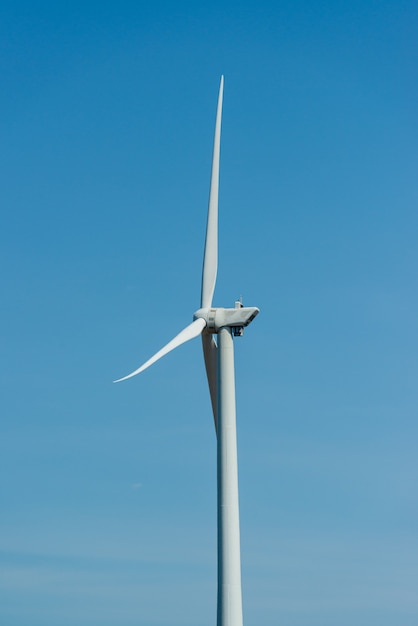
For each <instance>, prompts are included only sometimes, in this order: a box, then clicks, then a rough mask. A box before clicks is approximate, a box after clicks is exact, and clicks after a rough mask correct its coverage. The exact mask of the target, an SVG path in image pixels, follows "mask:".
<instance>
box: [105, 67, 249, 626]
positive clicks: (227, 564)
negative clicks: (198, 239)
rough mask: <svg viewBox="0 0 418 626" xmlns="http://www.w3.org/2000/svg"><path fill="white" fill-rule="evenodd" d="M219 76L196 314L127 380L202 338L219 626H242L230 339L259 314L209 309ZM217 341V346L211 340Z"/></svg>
mask: <svg viewBox="0 0 418 626" xmlns="http://www.w3.org/2000/svg"><path fill="white" fill-rule="evenodd" d="M223 83H224V80H223V76H222V77H221V84H220V88H219V97H218V108H217V114H216V126H215V139H214V146H213V160H212V175H211V183H210V194H209V209H208V221H207V226H206V242H205V253H204V258H203V273H202V294H201V302H200V309H198V310H197V311H196V312H195V313H194V315H193V320H194V321H193V322H192V323H191V324H189V326H186V328H185V329H184V330H182V331H181V332H180V333H179V334H178V335H177V336H176V337H174V339H172V340H171V341H170V342H169V343H168V344H167V345H166V346H164V348H161V350H159V351H158V352H157V353H156V354H154V356H152V357H151V358H150V359H149V360H148V361H146V362H145V363H144V364H143V365H141V367H139V368H138V369H136V370H135V371H134V372H132V373H131V374H128V376H124V377H123V378H120V379H118V380H116V381H114V382H121V381H122V380H126V379H127V378H132V376H136V374H139V373H140V372H143V371H144V370H145V369H146V368H147V367H149V366H150V365H152V364H153V363H155V361H158V359H160V358H161V357H163V356H164V355H166V354H167V353H168V352H170V351H171V350H174V348H177V347H178V346H180V345H181V344H182V343H185V342H186V341H189V340H190V339H193V338H194V337H197V336H198V335H201V336H202V344H203V354H204V359H205V365H206V373H207V378H208V383H209V391H210V396H211V401H212V408H213V415H214V419H215V429H216V435H217V474H218V610H217V626H242V599H241V557H240V532H239V507H238V463H237V437H236V413H235V377H234V346H233V339H232V336H233V335H234V336H241V335H242V334H243V332H244V327H245V326H248V324H249V323H250V322H252V320H253V319H254V318H255V316H256V315H257V314H258V313H259V309H258V308H257V307H243V306H242V304H241V303H240V302H236V303H235V308H233V309H224V308H219V307H213V306H212V298H213V293H214V290H215V283H216V274H217V269H218V189H219V153H220V138H221V117H222V97H223ZM215 335H217V341H216V340H215V337H214V336H215Z"/></svg>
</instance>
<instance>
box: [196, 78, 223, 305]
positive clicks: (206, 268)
mask: <svg viewBox="0 0 418 626" xmlns="http://www.w3.org/2000/svg"><path fill="white" fill-rule="evenodd" d="M223 90H224V77H223V76H221V84H220V87H219V97H218V109H217V113H216V125H215V139H214V142H213V158H212V175H211V181H210V193H209V208H208V221H207V225H206V242H205V253H204V257H203V272H202V297H201V304H200V306H201V307H202V308H208V307H211V306H212V299H213V292H214V291H215V283H216V273H217V271H218V195H219V154H220V144H221V118H222V99H223Z"/></svg>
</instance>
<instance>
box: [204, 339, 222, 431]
mask: <svg viewBox="0 0 418 626" xmlns="http://www.w3.org/2000/svg"><path fill="white" fill-rule="evenodd" d="M202 345H203V356H204V358H205V366H206V376H207V378H208V384H209V393H210V399H211V402H212V411H213V419H214V422H215V430H217V428H218V412H217V395H218V383H217V349H218V346H217V345H216V342H215V339H214V337H213V335H212V334H210V333H208V332H207V331H203V333H202Z"/></svg>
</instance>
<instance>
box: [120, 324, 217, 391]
mask: <svg viewBox="0 0 418 626" xmlns="http://www.w3.org/2000/svg"><path fill="white" fill-rule="evenodd" d="M205 326H206V322H205V320H204V319H202V318H200V317H199V318H198V319H197V320H195V321H194V322H192V323H191V324H189V325H188V326H186V328H185V329H184V330H182V331H181V332H180V333H179V334H178V335H176V336H175V337H174V339H172V340H171V341H169V342H168V344H167V345H166V346H164V348H161V350H159V351H158V352H157V353H156V354H154V356H152V357H151V358H150V359H148V361H146V362H145V363H144V364H143V365H141V367H138V369H137V370H135V371H134V372H132V373H131V374H128V375H127V376H124V377H123V378H118V380H114V381H113V382H114V383H120V382H121V381H122V380H126V379H127V378H132V377H133V376H136V375H137V374H140V373H141V372H143V371H144V370H146V369H147V367H149V366H150V365H152V364H153V363H155V361H158V359H161V357H163V356H165V355H166V354H168V353H169V352H171V350H174V348H177V347H178V346H181V344H182V343H186V341H189V340H190V339H194V338H195V337H197V336H198V335H200V334H201V332H202V330H203V329H204V328H205Z"/></svg>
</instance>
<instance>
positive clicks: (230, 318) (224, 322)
mask: <svg viewBox="0 0 418 626" xmlns="http://www.w3.org/2000/svg"><path fill="white" fill-rule="evenodd" d="M259 312H260V309H258V308H257V307H255V306H247V307H245V306H242V304H241V303H240V302H237V303H236V304H235V308H233V309H225V308H223V307H210V308H205V309H198V310H197V311H195V313H194V315H193V319H194V320H198V319H202V320H204V321H205V322H206V330H207V331H208V332H209V333H212V334H216V333H218V332H219V331H220V329H221V328H224V327H225V326H229V327H230V328H233V329H244V328H245V326H248V324H250V323H251V322H252V321H253V319H254V318H255V316H256V315H258V313H259ZM234 334H235V335H242V332H239V331H238V330H237V332H235V330H234Z"/></svg>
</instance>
